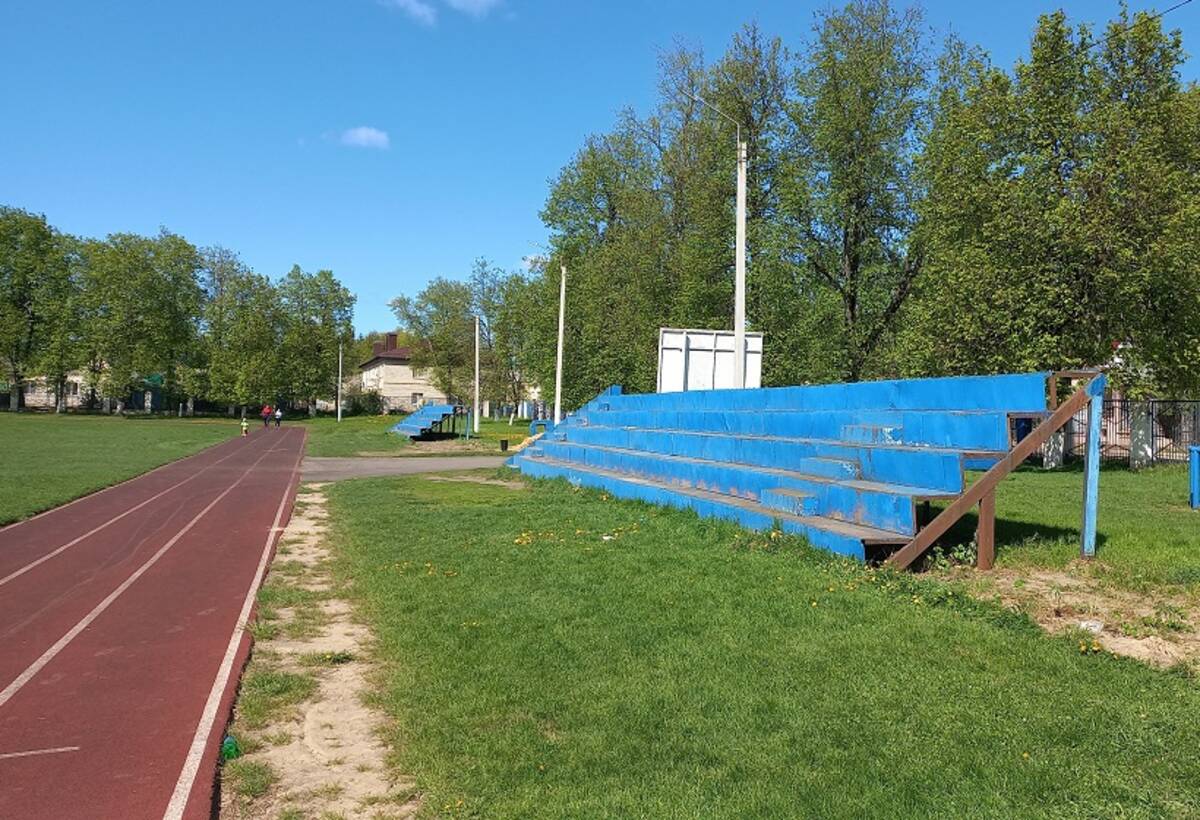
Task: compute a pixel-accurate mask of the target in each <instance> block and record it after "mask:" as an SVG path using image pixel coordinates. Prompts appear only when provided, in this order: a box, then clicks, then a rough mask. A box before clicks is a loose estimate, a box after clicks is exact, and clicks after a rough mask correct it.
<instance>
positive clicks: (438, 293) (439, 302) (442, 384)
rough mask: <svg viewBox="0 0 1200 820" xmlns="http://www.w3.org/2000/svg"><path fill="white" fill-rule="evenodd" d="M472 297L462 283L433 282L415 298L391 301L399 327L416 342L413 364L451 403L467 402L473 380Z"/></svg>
mask: <svg viewBox="0 0 1200 820" xmlns="http://www.w3.org/2000/svg"><path fill="white" fill-rule="evenodd" d="M473 304H474V296H473V294H472V292H471V286H470V285H469V284H468V283H466V282H456V281H453V280H450V279H443V278H441V277H439V278H437V279H434V280H433V281H432V282H430V283H429V284H428V285H426V286H425V288H424V289H423V290H421V292H420V293H418V294H417V295H416V296H415V297H411V298H410V297H408V296H399V297H397V298H395V299H393V300H392V302H391V308H392V312H394V313H395V314H396V321H397V322H399V324H400V329H401V330H402V331H404V332H405V333H408V334H409V335H410V336H411V337H412V339H414V340H415V341H414V345H413V348H412V366H413V368H414V369H416V370H424V371H428V372H429V374H430V376H431V378H432V380H433V383H434V385H436V386H437V388H438V390H440V391H441V392H442V393H444V394H445V395H446V396H447V397H449V398H450V399H451V400H452V401H465V399H466V397H469V396H470V395H471V389H472V383H473V380H474V357H475V341H474V340H475V321H474V318H473V313H472V306H473Z"/></svg>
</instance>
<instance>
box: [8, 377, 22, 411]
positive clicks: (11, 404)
mask: <svg viewBox="0 0 1200 820" xmlns="http://www.w3.org/2000/svg"><path fill="white" fill-rule="evenodd" d="M8 409H9V411H11V412H13V413H17V412H20V410H21V383H20V382H19V381H17V380H16V379H13V381H12V383H11V384H10V385H9V386H8Z"/></svg>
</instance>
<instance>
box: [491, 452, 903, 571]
mask: <svg viewBox="0 0 1200 820" xmlns="http://www.w3.org/2000/svg"><path fill="white" fill-rule="evenodd" d="M525 455H527V454H523V455H522V457H521V458H520V459H519V460H517V461H516V463H515V465H514V466H517V467H519V469H520V470H521V472H522V473H524V474H526V475H529V476H532V477H534V478H565V479H566V480H568V481H570V482H571V483H572V484H575V485H578V486H587V487H594V488H597V489H603V490H606V491H608V492H610V493H612V494H613V495H615V496H617V497H618V498H628V499H635V500H640V501H647V502H650V503H652V504H665V505H668V506H672V507H679V508H684V509H691V510H695V511H696V512H697V513H698V514H699V515H701V516H706V517H712V518H724V519H727V520H731V521H735V522H737V523H738V524H741V525H742V526H744V527H749V528H751V529H756V530H767V529H771V528H772V527H774V526H775V524H776V522H778V524H779V526H780V527H781V528H782V529H783V530H784V531H785V532H790V533H795V534H797V535H802V536H804V537H805V538H807V539H808V540H809V542H810V543H812V544H813V545H814V546H818V547H822V548H824V549H828V550H831V551H833V552H836V553H839V554H842V555H847V556H851V557H854V558H858V559H859V560H863V559H864V558H865V557H866V552H867V550H868V549H874V548H888V547H893V546H900V545H903V544H905V543H907V542H908V540H909V538H910V537H911V536H910V535H907V534H905V533H900V532H894V531H889V530H885V529H881V528H878V527H871V526H866V525H862V524H856V523H852V522H848V521H842V520H839V519H835V518H827V517H823V516H818V515H798V514H795V513H792V512H788V511H786V510H780V509H772V508H770V507H766V506H764V505H763V504H760V503H758V502H757V501H753V500H750V499H746V498H739V497H737V496H733V495H729V494H726V493H720V492H716V491H714V490H705V489H700V488H697V487H684V486H679V485H676V484H671V483H667V482H663V481H656V480H653V479H651V478H648V477H646V476H635V475H628V474H625V473H619V472H616V471H613V470H605V469H601V468H597V467H582V466H581V465H579V464H575V463H571V462H565V461H559V460H557V459H553V458H548V457H546V456H545V455H544V454H543V455H542V456H540V457H538V458H536V459H533V460H527V459H526V458H525Z"/></svg>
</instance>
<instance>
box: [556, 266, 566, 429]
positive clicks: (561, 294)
mask: <svg viewBox="0 0 1200 820" xmlns="http://www.w3.org/2000/svg"><path fill="white" fill-rule="evenodd" d="M561 268H562V279H560V280H559V282H558V356H557V358H556V359H555V362H554V423H555V424H558V423H559V422H560V421H562V362H563V317H564V316H566V314H567V266H566V265H562V266H561Z"/></svg>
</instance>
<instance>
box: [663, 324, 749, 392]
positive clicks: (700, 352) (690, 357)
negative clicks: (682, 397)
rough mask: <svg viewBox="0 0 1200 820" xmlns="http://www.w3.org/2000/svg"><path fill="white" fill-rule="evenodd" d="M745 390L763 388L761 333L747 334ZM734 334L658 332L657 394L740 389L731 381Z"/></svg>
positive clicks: (680, 330)
mask: <svg viewBox="0 0 1200 820" xmlns="http://www.w3.org/2000/svg"><path fill="white" fill-rule="evenodd" d="M745 338H746V359H745V362H746V370H745V372H746V384H745V385H744V386H745V387H762V351H763V336H762V334H761V333H747V334H746V337H745ZM733 365H734V359H733V331H732V330H685V329H680V328H673V327H664V328H660V329H659V331H658V392H659V393H678V392H680V391H684V390H721V389H727V388H732V387H741V386H743V385H736V384H734V379H733Z"/></svg>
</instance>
